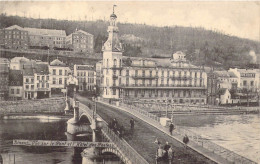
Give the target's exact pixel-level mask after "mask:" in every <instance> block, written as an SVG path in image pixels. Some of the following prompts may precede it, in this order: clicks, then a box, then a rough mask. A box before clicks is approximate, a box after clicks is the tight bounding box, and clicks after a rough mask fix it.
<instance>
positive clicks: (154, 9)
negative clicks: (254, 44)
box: [0, 1, 260, 41]
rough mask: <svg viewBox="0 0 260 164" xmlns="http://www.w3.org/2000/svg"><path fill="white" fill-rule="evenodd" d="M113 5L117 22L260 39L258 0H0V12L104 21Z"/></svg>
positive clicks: (259, 4)
mask: <svg viewBox="0 0 260 164" xmlns="http://www.w3.org/2000/svg"><path fill="white" fill-rule="evenodd" d="M113 4H116V5H117V7H116V8H115V13H116V14H117V16H118V20H119V21H120V22H129V23H146V24H148V25H156V26H174V25H178V26H192V27H204V28H206V29H212V30H217V31H221V32H224V33H226V34H231V35H235V36H239V37H243V38H249V39H253V40H258V41H260V2H232V1H229V2H203V1H200V2H195V1H193V2H178V1H162V2H159V1H158V2H147V1H141V2H137V1H131V2H129V1H128V2H127V1H120V2H118V1H117V2H113V1H106V2H100V1H99V2H93V1H92V2H91V1H84V2H69V1H65V2H64V1H63V2H61V1H57V2H40V1H34V2H29V1H27V2H0V12H3V13H4V12H5V13H7V14H8V15H16V14H17V15H20V16H24V15H25V16H27V17H28V16H30V17H34V18H38V17H39V16H40V17H41V18H57V19H69V20H72V19H73V20H79V19H81V20H92V19H93V20H96V19H106V20H107V19H108V18H109V15H110V14H111V13H112V6H113ZM0 23H1V22H0Z"/></svg>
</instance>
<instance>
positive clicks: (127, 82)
mask: <svg viewBox="0 0 260 164" xmlns="http://www.w3.org/2000/svg"><path fill="white" fill-rule="evenodd" d="M128 85H129V77H127V78H126V86H128Z"/></svg>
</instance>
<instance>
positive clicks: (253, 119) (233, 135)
mask: <svg viewBox="0 0 260 164" xmlns="http://www.w3.org/2000/svg"><path fill="white" fill-rule="evenodd" d="M174 120H175V121H174V122H175V124H176V125H179V126H183V127H185V128H187V129H189V130H191V131H193V132H195V133H197V134H201V135H202V136H203V137H205V138H208V139H209V140H211V141H212V142H214V143H217V144H218V145H221V146H222V147H225V148H227V149H229V150H232V151H234V152H236V153H237V154H239V155H242V156H244V157H247V158H249V159H251V160H253V161H255V162H257V163H260V115H203V116H201V115H200V116H197V115H195V116H194V115H193V116H175V117H174Z"/></svg>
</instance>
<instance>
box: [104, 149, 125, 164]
mask: <svg viewBox="0 0 260 164" xmlns="http://www.w3.org/2000/svg"><path fill="white" fill-rule="evenodd" d="M101 154H103V155H105V154H114V155H116V156H117V157H119V158H120V160H121V161H123V162H124V163H128V160H127V159H126V158H125V156H124V155H123V154H121V153H120V152H119V151H118V150H117V149H115V148H104V149H102V151H101Z"/></svg>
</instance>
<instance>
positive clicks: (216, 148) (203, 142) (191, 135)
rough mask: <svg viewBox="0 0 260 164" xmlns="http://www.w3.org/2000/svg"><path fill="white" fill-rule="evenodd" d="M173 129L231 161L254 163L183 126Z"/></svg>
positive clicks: (245, 163)
mask: <svg viewBox="0 0 260 164" xmlns="http://www.w3.org/2000/svg"><path fill="white" fill-rule="evenodd" d="M175 131H176V132H177V133H178V134H180V135H182V136H184V135H185V134H186V135H187V136H188V137H189V138H190V140H191V141H193V142H195V143H197V144H198V145H200V146H202V147H204V148H205V149H207V150H209V151H211V152H213V153H215V154H218V155H219V156H221V157H223V158H225V159H227V160H229V161H232V162H236V163H243V164H254V163H256V162H254V161H252V160H250V159H248V158H246V157H243V156H241V155H239V154H237V153H235V152H233V151H231V150H228V149H226V148H224V147H222V146H220V145H218V144H216V143H214V142H211V141H209V140H208V139H207V138H205V137H203V136H201V135H198V134H197V133H194V132H192V131H190V130H188V129H185V128H180V127H176V129H175Z"/></svg>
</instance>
